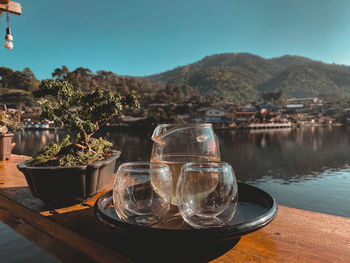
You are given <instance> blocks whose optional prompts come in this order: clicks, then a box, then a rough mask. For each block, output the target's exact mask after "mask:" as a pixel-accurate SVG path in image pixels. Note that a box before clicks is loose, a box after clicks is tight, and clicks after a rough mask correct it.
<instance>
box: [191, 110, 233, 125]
mask: <svg viewBox="0 0 350 263" xmlns="http://www.w3.org/2000/svg"><path fill="white" fill-rule="evenodd" d="M197 112H198V115H199V116H198V117H199V118H196V119H195V121H196V122H201V121H202V122H210V123H224V122H229V121H228V120H227V119H226V114H225V112H224V111H222V110H219V109H217V108H214V107H203V108H200V109H199V110H198V111H197Z"/></svg>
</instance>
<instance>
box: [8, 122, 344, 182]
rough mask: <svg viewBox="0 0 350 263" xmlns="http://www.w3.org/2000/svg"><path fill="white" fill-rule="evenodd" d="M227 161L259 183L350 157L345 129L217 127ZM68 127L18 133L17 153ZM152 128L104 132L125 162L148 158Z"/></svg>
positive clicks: (298, 176) (302, 174)
mask: <svg viewBox="0 0 350 263" xmlns="http://www.w3.org/2000/svg"><path fill="white" fill-rule="evenodd" d="M216 133H217V135H218V137H219V140H220V147H221V155H222V159H223V160H224V161H227V162H229V163H230V164H231V165H232V166H233V167H234V169H235V172H236V174H237V177H238V178H239V180H241V181H244V182H252V181H253V182H254V181H256V180H259V179H261V178H263V177H264V176H268V177H271V178H274V179H281V180H283V181H284V182H285V183H288V182H296V181H301V180H304V179H307V178H309V177H313V176H317V175H318V174H319V173H320V172H321V171H323V170H325V169H328V168H342V167H344V165H346V164H347V163H348V160H349V156H350V147H349V146H350V145H349V144H350V143H349V142H350V137H349V133H348V132H347V129H346V128H331V127H330V128H321V127H312V128H305V129H281V130H264V131H262V130H255V131H235V130H228V131H227V130H225V131H216ZM66 135H67V133H66V132H64V131H59V132H53V131H48V130H43V131H24V132H19V133H17V134H16V136H15V142H16V146H15V149H14V153H17V154H26V155H30V156H32V155H34V154H35V153H37V152H38V151H39V150H40V149H41V148H42V147H43V146H44V145H46V144H48V143H50V142H53V141H54V142H58V141H60V140H62V139H63V138H64V137H65V136H66ZM151 135H152V131H151V130H145V131H128V132H124V131H123V132H118V131H101V132H100V133H99V134H97V136H102V137H104V138H105V139H108V140H110V141H112V142H113V144H114V147H115V148H116V149H120V150H121V151H122V155H121V157H120V161H121V162H124V161H136V160H148V159H149V158H150V152H151V149H152V141H151Z"/></svg>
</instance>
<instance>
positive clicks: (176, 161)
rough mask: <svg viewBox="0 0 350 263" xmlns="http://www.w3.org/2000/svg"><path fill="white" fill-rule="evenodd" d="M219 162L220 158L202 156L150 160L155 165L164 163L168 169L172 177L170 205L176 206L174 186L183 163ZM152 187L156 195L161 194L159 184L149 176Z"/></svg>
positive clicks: (164, 157) (167, 156)
mask: <svg viewBox="0 0 350 263" xmlns="http://www.w3.org/2000/svg"><path fill="white" fill-rule="evenodd" d="M208 161H210V162H219V161H220V158H217V157H213V156H202V155H165V156H162V160H158V159H156V158H151V162H156V163H164V164H167V165H168V166H169V168H170V173H171V177H172V181H173V182H172V184H173V185H172V198H171V204H173V205H176V204H177V203H176V185H177V181H178V178H179V175H180V173H181V167H182V165H184V164H185V163H188V162H208ZM151 181H152V185H153V187H154V188H155V189H157V190H156V191H157V192H159V193H158V194H161V192H162V186H161V184H160V182H158V180H157V179H156V178H153V180H152V176H151ZM202 190H203V191H207V190H205V189H202Z"/></svg>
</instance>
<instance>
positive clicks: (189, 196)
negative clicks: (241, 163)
mask: <svg viewBox="0 0 350 263" xmlns="http://www.w3.org/2000/svg"><path fill="white" fill-rule="evenodd" d="M176 191H177V192H176V196H177V204H178V208H179V211H180V213H181V216H182V218H183V219H184V220H185V221H186V222H187V223H188V224H189V225H191V226H192V227H194V228H198V229H201V228H212V227H220V226H223V225H225V224H227V223H228V222H229V221H230V220H231V219H232V217H233V215H234V213H235V211H236V208H237V201H238V188H237V181H236V177H235V174H234V172H233V169H232V167H231V166H230V165H229V164H227V163H225V162H200V163H199V162H197V163H195V162H193V163H186V164H184V165H183V166H182V168H181V173H180V177H179V179H178V182H177V189H176Z"/></svg>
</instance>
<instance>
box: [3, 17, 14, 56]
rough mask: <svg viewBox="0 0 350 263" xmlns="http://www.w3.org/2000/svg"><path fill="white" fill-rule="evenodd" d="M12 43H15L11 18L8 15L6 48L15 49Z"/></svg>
mask: <svg viewBox="0 0 350 263" xmlns="http://www.w3.org/2000/svg"><path fill="white" fill-rule="evenodd" d="M12 41H13V36H12V35H11V28H10V18H9V14H7V28H6V35H5V43H4V47H5V48H7V49H10V50H11V49H13V43H12Z"/></svg>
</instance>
